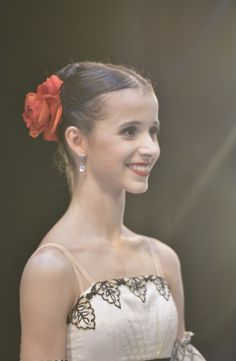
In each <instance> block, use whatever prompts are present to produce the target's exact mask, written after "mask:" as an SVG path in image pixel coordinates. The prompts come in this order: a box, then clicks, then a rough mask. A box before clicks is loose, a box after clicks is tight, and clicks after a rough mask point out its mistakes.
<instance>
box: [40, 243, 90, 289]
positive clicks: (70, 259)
mask: <svg viewBox="0 0 236 361" xmlns="http://www.w3.org/2000/svg"><path fill="white" fill-rule="evenodd" d="M47 246H53V247H55V248H58V249H60V250H61V251H62V253H63V254H64V255H65V256H66V258H67V259H68V260H69V262H70V263H71V264H72V265H73V266H74V267H75V268H76V269H77V270H79V271H80V273H81V274H82V275H83V276H84V278H85V279H86V280H87V281H88V282H89V284H90V285H92V284H93V283H94V280H93V279H92V277H90V276H89V274H88V273H87V272H86V271H85V269H84V268H83V267H82V266H81V265H79V264H78V262H77V261H76V260H75V258H74V257H73V256H72V254H71V253H70V252H69V251H68V249H67V248H66V247H64V246H62V245H61V244H57V243H45V244H43V245H42V246H39V247H38V248H37V249H36V250H35V252H36V251H38V250H39V249H42V248H44V247H47Z"/></svg>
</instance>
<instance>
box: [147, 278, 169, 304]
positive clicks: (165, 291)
mask: <svg viewBox="0 0 236 361" xmlns="http://www.w3.org/2000/svg"><path fill="white" fill-rule="evenodd" d="M149 279H150V281H152V282H153V283H154V284H155V285H156V288H157V290H158V291H159V292H160V295H162V296H163V297H164V298H165V299H166V300H167V301H168V299H169V297H170V289H169V287H168V284H167V282H166V280H165V279H164V278H162V277H159V276H150V278H149Z"/></svg>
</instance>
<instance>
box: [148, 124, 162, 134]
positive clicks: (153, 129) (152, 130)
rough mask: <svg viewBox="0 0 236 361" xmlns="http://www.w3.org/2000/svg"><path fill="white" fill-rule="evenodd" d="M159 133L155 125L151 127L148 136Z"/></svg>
mask: <svg viewBox="0 0 236 361" xmlns="http://www.w3.org/2000/svg"><path fill="white" fill-rule="evenodd" d="M159 132H160V128H159V127H157V126H156V125H154V126H153V127H151V129H150V134H151V135H156V136H157V135H159Z"/></svg>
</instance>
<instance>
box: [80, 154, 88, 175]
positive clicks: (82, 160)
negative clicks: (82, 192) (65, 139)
mask: <svg viewBox="0 0 236 361" xmlns="http://www.w3.org/2000/svg"><path fill="white" fill-rule="evenodd" d="M86 157H87V156H86V154H84V153H83V154H80V156H79V158H80V166H79V171H80V172H81V173H82V172H84V171H85V168H86V166H85V163H86Z"/></svg>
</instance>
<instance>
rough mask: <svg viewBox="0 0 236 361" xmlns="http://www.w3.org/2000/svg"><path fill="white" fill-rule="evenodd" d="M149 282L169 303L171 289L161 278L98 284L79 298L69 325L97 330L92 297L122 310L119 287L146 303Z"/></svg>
mask: <svg viewBox="0 0 236 361" xmlns="http://www.w3.org/2000/svg"><path fill="white" fill-rule="evenodd" d="M148 281H150V282H153V283H154V284H155V286H156V289H157V290H158V292H159V293H160V295H161V296H163V297H164V298H165V299H166V300H167V301H168V299H169V297H170V289H169V286H168V284H167V282H166V280H165V279H164V278H162V277H160V276H155V275H150V276H135V277H129V278H128V277H127V278H119V279H112V280H106V281H102V282H96V283H95V284H94V285H93V286H92V287H91V290H90V291H89V292H88V293H87V294H84V295H82V296H81V297H80V298H79V300H78V302H77V304H76V305H75V307H74V308H73V310H72V311H71V312H70V313H69V314H68V317H67V323H72V324H73V325H75V326H76V327H77V328H80V329H95V314H94V309H93V307H92V306H91V303H90V299H91V298H92V297H94V296H95V295H99V296H101V297H102V298H103V300H104V301H107V302H108V303H110V304H113V305H114V306H116V307H118V308H121V303H120V290H119V286H120V285H125V286H127V287H128V288H129V289H130V291H131V292H132V293H133V294H134V295H135V296H137V297H138V298H140V300H141V301H142V302H145V301H146V292H147V282H148Z"/></svg>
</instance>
